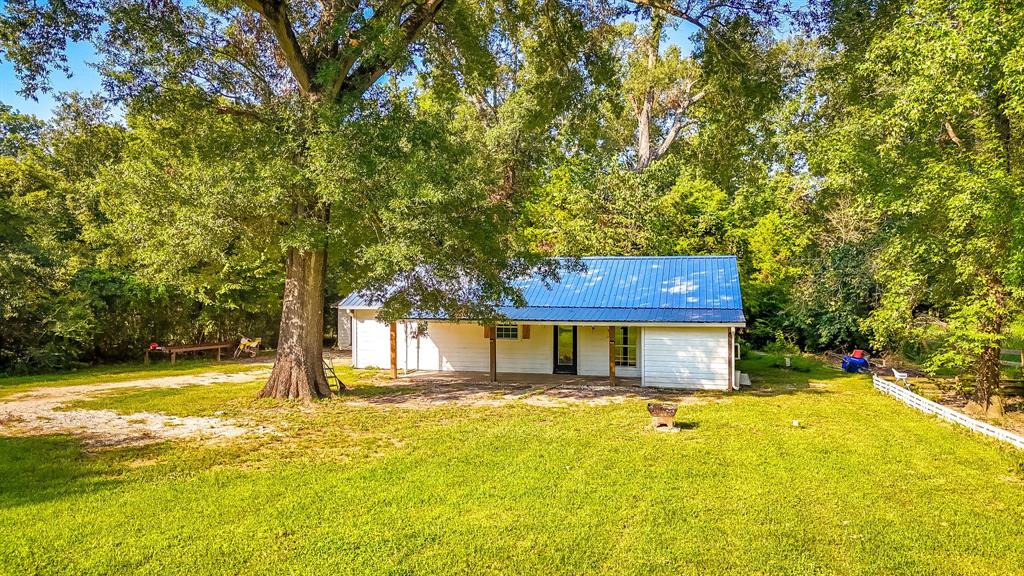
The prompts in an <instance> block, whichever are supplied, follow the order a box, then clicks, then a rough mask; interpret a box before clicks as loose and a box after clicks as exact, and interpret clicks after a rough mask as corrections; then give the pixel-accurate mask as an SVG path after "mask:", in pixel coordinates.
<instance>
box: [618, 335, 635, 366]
mask: <svg viewBox="0 0 1024 576" xmlns="http://www.w3.org/2000/svg"><path fill="white" fill-rule="evenodd" d="M639 343H640V329H639V328H636V327H627V326H620V327H618V328H616V329H615V365H616V366H636V346H637V344H639Z"/></svg>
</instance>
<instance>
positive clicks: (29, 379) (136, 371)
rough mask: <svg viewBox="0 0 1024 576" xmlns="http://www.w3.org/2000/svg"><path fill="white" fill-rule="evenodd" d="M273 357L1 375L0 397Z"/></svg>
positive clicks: (252, 366)
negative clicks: (54, 387) (40, 389)
mask: <svg viewBox="0 0 1024 576" xmlns="http://www.w3.org/2000/svg"><path fill="white" fill-rule="evenodd" d="M272 362H273V358H266V362H265V363H255V362H237V361H233V360H224V361H217V360H207V359H187V360H179V361H178V362H177V363H176V364H173V365H172V364H171V363H170V362H167V361H155V362H153V363H152V364H148V365H145V364H140V363H124V364H112V365H109V366H93V367H89V368H83V369H81V370H68V371H66V372H60V373H57V374H33V375H28V376H8V377H3V376H0V398H3V397H5V396H10V395H11V394H16V393H18V392H25V391H27V390H32V389H34V388H43V387H52V386H77V385H80V384H98V383H107V382H127V381H129V380H139V379H143V378H160V377H163V376H184V375H188V374H202V373H205V372H210V371H217V372H221V373H224V374H231V373H237V372H248V371H255V370H259V369H261V368H268V367H269V366H270V365H271V363H272Z"/></svg>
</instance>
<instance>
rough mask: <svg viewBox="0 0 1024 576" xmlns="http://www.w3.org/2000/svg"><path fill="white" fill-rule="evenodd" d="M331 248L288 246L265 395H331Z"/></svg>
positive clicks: (262, 393) (273, 396)
mask: <svg viewBox="0 0 1024 576" xmlns="http://www.w3.org/2000/svg"><path fill="white" fill-rule="evenodd" d="M326 261H327V250H326V249H323V248H321V249H317V250H309V251H301V250H299V249H297V248H289V249H288V264H287V268H286V272H285V281H284V302H283V306H282V309H281V330H280V336H279V338H278V343H277V359H276V360H275V361H274V370H273V371H272V372H271V373H270V379H269V380H268V381H267V384H266V386H264V387H263V390H262V391H260V397H261V398H281V399H301V400H312V399H315V398H328V397H330V396H331V389H330V387H329V386H328V384H327V376H326V375H325V374H324V366H323V332H324V329H323V328H324V326H323V324H324V310H323V308H324V277H325V275H326V274H325V270H326Z"/></svg>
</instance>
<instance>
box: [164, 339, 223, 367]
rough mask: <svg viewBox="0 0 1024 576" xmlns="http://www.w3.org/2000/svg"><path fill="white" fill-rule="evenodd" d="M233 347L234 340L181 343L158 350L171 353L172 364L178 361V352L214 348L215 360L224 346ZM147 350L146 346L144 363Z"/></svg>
mask: <svg viewBox="0 0 1024 576" xmlns="http://www.w3.org/2000/svg"><path fill="white" fill-rule="evenodd" d="M234 347H235V343H234V342H209V343H206V344H183V345H180V346H165V347H163V348H160V349H159V351H161V352H166V353H167V354H170V355H171V364H174V363H176V362H177V361H178V353H184V352H202V351H205V350H216V351H217V360H220V359H221V356H222V355H223V353H224V349H225V348H234ZM149 352H150V350H149V349H148V348H147V349H146V360H145V362H146V364H149Z"/></svg>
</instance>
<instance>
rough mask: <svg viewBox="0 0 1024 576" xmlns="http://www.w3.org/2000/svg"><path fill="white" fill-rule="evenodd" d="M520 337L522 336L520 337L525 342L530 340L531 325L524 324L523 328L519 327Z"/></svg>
mask: <svg viewBox="0 0 1024 576" xmlns="http://www.w3.org/2000/svg"><path fill="white" fill-rule="evenodd" d="M519 335H520V337H522V339H523V340H529V339H530V325H529V324H523V325H522V326H520V327H519Z"/></svg>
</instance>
